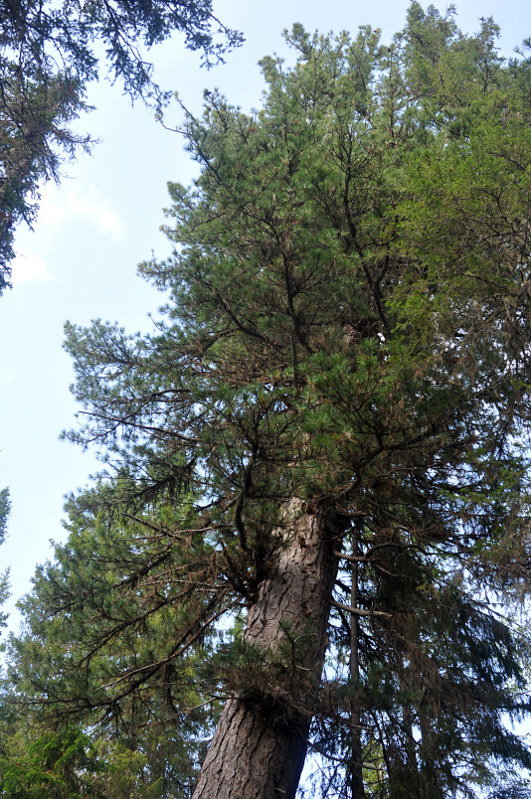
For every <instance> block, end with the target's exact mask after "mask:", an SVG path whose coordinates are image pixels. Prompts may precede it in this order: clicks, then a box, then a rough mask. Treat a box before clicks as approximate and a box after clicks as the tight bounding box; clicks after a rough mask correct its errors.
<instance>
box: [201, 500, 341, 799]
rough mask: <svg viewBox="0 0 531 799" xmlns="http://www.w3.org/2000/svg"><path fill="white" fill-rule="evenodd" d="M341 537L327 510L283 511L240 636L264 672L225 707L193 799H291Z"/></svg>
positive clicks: (296, 507)
mask: <svg viewBox="0 0 531 799" xmlns="http://www.w3.org/2000/svg"><path fill="white" fill-rule="evenodd" d="M340 532H341V531H340V530H339V529H338V525H337V522H336V519H335V518H334V517H333V516H332V515H331V514H330V513H329V512H328V513H327V512H326V511H324V510H322V509H317V510H314V511H312V512H308V511H307V510H304V508H303V504H302V502H299V501H293V502H291V503H290V505H289V507H288V508H287V510H286V514H285V524H284V527H283V529H282V531H281V533H279V535H280V537H281V549H280V552H279V556H278V561H277V563H276V565H275V566H274V568H273V569H272V572H271V574H270V576H269V577H268V578H267V579H266V580H264V582H263V583H262V585H261V586H260V591H259V595H258V599H257V601H256V603H255V604H254V605H253V606H252V607H251V608H250V609H249V612H248V618H247V629H246V633H245V639H246V642H247V643H248V644H249V645H251V646H252V647H256V650H257V654H258V657H257V660H259V661H260V662H261V663H262V667H261V668H260V669H258V670H257V672H256V673H255V674H250V675H249V680H248V683H247V684H246V681H245V677H244V679H243V687H242V689H241V690H239V691H238V693H237V695H235V696H234V697H233V698H231V699H229V700H228V702H227V704H226V705H225V708H224V710H223V713H222V716H221V719H220V722H219V725H218V727H217V729H216V733H215V735H214V738H213V740H212V743H211V745H210V749H209V751H208V754H207V757H206V759H205V762H204V764H203V768H202V770H201V774H200V776H199V780H198V783H197V786H196V789H195V792H194V794H193V799H292V797H294V796H295V791H296V790H297V785H298V783H299V778H300V774H301V770H302V766H303V764H304V758H305V755H306V747H307V740H308V731H309V727H310V721H311V705H312V696H315V694H316V691H317V687H318V685H319V681H320V677H321V672H322V668H323V661H324V654H325V648H326V630H327V622H328V615H329V612H330V603H331V599H332V589H333V586H334V581H335V576H336V571H337V558H336V557H335V556H334V554H333V550H334V548H337V542H336V543H335V544H334V538H335V537H336V536H337V534H338V533H340ZM250 671H252V668H251V669H250Z"/></svg>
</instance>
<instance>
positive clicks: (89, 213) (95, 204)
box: [67, 193, 125, 241]
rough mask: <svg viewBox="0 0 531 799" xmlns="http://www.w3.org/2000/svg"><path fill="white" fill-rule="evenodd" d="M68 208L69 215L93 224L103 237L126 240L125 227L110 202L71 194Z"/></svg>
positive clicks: (112, 239) (68, 199)
mask: <svg viewBox="0 0 531 799" xmlns="http://www.w3.org/2000/svg"><path fill="white" fill-rule="evenodd" d="M67 208H68V211H67V213H68V212H69V213H71V214H72V216H73V217H75V218H76V219H81V220H86V221H87V222H90V223H92V224H93V225H94V226H95V227H96V229H97V230H98V231H99V233H100V234H101V235H102V236H108V237H109V238H110V239H111V241H123V239H124V238H125V225H124V223H123V222H122V220H121V219H120V217H119V216H118V214H117V213H116V211H115V210H114V208H113V207H112V205H111V203H110V202H109V201H108V200H101V199H98V198H96V197H94V196H92V197H90V196H89V197H79V196H78V195H76V194H74V193H71V194H70V195H68V196H67Z"/></svg>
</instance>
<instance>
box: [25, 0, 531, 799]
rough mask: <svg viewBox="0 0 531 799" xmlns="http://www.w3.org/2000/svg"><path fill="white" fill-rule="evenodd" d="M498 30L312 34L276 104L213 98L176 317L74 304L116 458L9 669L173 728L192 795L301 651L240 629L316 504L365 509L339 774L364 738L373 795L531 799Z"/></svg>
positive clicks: (81, 383)
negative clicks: (258, 650) (253, 700)
mask: <svg viewBox="0 0 531 799" xmlns="http://www.w3.org/2000/svg"><path fill="white" fill-rule="evenodd" d="M495 37H496V27H495V25H494V23H492V21H491V20H487V21H485V22H484V23H483V25H482V28H481V31H480V33H479V34H478V35H477V36H475V37H465V36H463V35H461V33H460V32H459V30H458V28H457V26H456V25H455V23H454V19H453V13H452V11H450V12H449V13H448V14H447V16H446V17H441V16H440V15H439V14H438V13H437V12H436V11H435V10H434V9H433V8H430V9H428V10H427V11H426V12H424V11H423V10H422V9H421V7H420V5H419V4H418V3H412V4H411V6H410V11H409V16H408V24H407V26H406V28H405V30H404V31H403V32H402V33H400V34H398V35H397V36H396V37H395V40H394V42H393V44H392V46H391V47H390V48H388V47H382V46H381V44H380V43H379V40H378V36H377V34H376V33H375V32H373V31H371V30H370V29H369V28H362V29H361V30H360V31H359V34H358V36H357V37H356V38H355V39H353V40H351V39H350V37H349V36H347V35H346V34H342V35H340V36H338V37H320V36H318V35H315V36H311V35H309V34H307V33H306V32H305V31H304V30H303V29H302V28H301V27H300V26H295V28H294V29H293V31H292V33H291V34H290V36H289V40H290V41H291V43H292V45H293V46H294V47H295V48H296V50H297V52H298V54H299V57H298V61H297V64H296V66H295V67H294V68H293V69H289V70H287V69H285V67H284V66H283V64H282V63H281V62H280V61H279V60H275V59H272V58H266V59H264V60H263V62H262V67H263V70H264V74H265V77H266V80H267V83H268V93H267V96H266V98H265V100H264V106H263V108H262V110H260V111H259V112H257V113H256V114H255V115H253V116H248V115H245V114H243V113H242V112H241V111H240V110H239V109H237V108H233V107H231V106H230V105H229V103H228V102H227V101H226V100H225V98H223V97H221V96H219V95H217V94H210V95H208V96H207V97H206V104H205V112H204V115H203V117H202V118H201V119H195V118H192V117H191V116H189V115H188V116H187V122H186V135H187V140H188V146H189V149H190V152H191V154H192V156H193V157H194V158H195V159H196V160H197V161H198V162H199V164H200V166H201V173H200V176H199V177H198V179H197V180H196V181H195V183H194V185H193V186H192V187H191V188H190V189H186V188H184V187H182V186H179V185H171V187H170V191H171V196H172V202H173V204H172V208H171V209H170V211H169V222H168V235H169V236H170V238H171V239H172V240H173V241H174V242H175V245H176V247H175V252H174V254H173V255H172V257H171V258H170V259H168V261H167V262H165V263H163V264H159V263H154V262H153V263H148V264H145V265H144V266H143V267H142V272H143V273H144V275H145V276H146V277H148V278H149V279H151V280H153V281H154V282H155V283H156V285H157V286H159V287H160V288H161V289H162V290H164V291H166V292H167V293H168V295H169V299H168V302H167V305H166V306H165V307H164V308H163V309H162V311H161V318H160V319H159V320H158V321H157V326H156V329H155V332H154V333H153V334H152V335H149V336H145V337H142V338H140V337H138V336H128V335H127V334H126V333H125V332H124V331H123V330H122V329H120V328H119V327H117V326H114V325H110V324H105V323H102V322H96V323H94V324H93V325H92V326H91V327H90V328H87V329H82V328H78V327H76V326H75V325H71V324H69V325H68V326H67V345H66V346H67V349H68V351H69V352H70V353H71V354H72V356H73V358H74V361H75V368H76V385H75V388H74V391H75V395H76V397H77V399H78V400H79V402H80V404H81V407H82V411H83V416H82V419H83V425H82V426H81V428H80V429H79V430H77V431H75V432H73V433H71V434H70V437H71V438H72V439H73V440H75V441H77V442H79V443H81V444H82V445H85V446H88V445H92V444H94V443H96V444H97V445H99V447H100V448H101V452H102V457H103V460H104V462H105V463H106V467H105V468H106V471H105V472H104V473H103V474H102V475H101V477H100V481H99V483H98V484H97V486H96V487H95V488H94V490H92V491H87V492H84V493H81V494H80V495H79V496H78V497H77V498H75V499H73V500H72V501H71V502H70V503H69V515H70V522H69V525H70V526H69V529H70V538H69V541H68V543H67V544H66V545H65V546H63V547H58V548H57V559H56V561H55V563H52V564H48V565H47V566H46V567H44V568H43V569H41V570H39V572H38V574H37V576H36V579H35V591H34V594H33V595H31V596H29V597H28V598H27V599H26V600H25V603H24V607H25V612H26V618H27V622H28V629H27V635H26V636H25V637H24V638H22V639H20V640H19V641H13V649H12V655H13V671H12V679H13V684H14V686H15V688H16V692H17V694H18V698H19V700H20V701H22V702H25V703H29V704H32V703H33V704H35V706H36V707H37V708H39V709H40V711H41V712H43V713H45V714H48V715H49V716H50V717H54V716H55V717H60V718H62V719H63V720H65V719H67V718H70V717H71V716H75V717H77V718H78V719H79V720H81V721H83V720H84V721H85V723H86V724H89V725H95V726H94V729H97V730H99V731H100V733H101V734H103V735H105V736H109V735H110V734H111V730H112V729H113V728H114V732H115V733H116V734H117V735H118V736H119V738H120V739H121V741H122V742H125V745H126V746H129V747H130V749H131V750H132V751H135V750H137V749H138V750H140V751H142V752H146V753H148V752H149V753H150V754H149V757H150V764H151V766H152V768H155V766H154V765H153V764H154V763H155V764H156V765H157V767H158V765H159V763H160V761H159V760H158V759H157V758H158V755H157V754H155V753H156V752H158V753H159V754H161V757H167V750H164V755H162V749H161V748H160V742H161V740H162V737H163V735H166V736H168V735H169V736H170V738H171V741H172V752H173V754H172V755H171V756H170V757H169V760H168V762H169V764H170V765H169V766H168V768H170V770H171V769H172V768H174V767H175V772H179V773H180V774H181V780H182V784H179V780H178V778H177V776H176V774H175V773H173V775H172V780H173V782H172V781H171V780H170V781H169V782H168V783H167V786H168V787H167V790H168V794H167V795H168V796H173V795H176V796H186V795H187V792H188V791H189V786H190V781H191V780H193V776H194V772H195V771H196V769H197V760H200V759H201V749H202V741H203V740H204V738H205V737H207V736H208V735H209V733H210V732H211V729H212V726H213V724H214V723H215V720H216V712H217V710H216V708H219V700H220V699H221V700H223V699H224V698H225V697H226V695H227V694H228V693H230V692H231V691H236V692H238V694H239V695H240V696H251V695H253V696H255V695H256V686H257V685H258V684H259V682H260V679H262V682H263V683H264V684H265V683H267V684H268V685H269V686H270V688H269V690H270V692H271V695H272V696H274V688H275V686H274V680H273V679H272V675H274V673H275V670H276V673H289V670H290V669H293V670H295V669H296V668H297V666H298V664H300V662H301V659H300V657H299V656H300V647H303V646H304V643H303V642H301V641H295V640H293V638H292V637H291V638H290V630H289V626H285V628H283V629H282V641H281V642H279V645H278V647H277V648H275V649H274V650H273V651H271V652H267V653H265V654H264V655H263V657H262V659H259V658H258V657H254V658H253V653H252V651H251V649H249V647H248V646H246V644H245V642H242V640H241V636H242V627H243V621H242V620H243V619H244V618H245V612H246V608H248V607H249V606H251V605H253V603H255V602H256V601H257V596H258V593H259V591H260V587H261V586H263V585H264V581H265V580H267V579H269V578H271V576H272V575H274V573H275V564H276V560H277V557H278V553H279V551H280V549H281V548H282V546H283V545H284V544H283V537H282V525H283V524H284V519H285V516H286V508H288V507H289V503H290V502H291V501H293V500H294V499H295V500H296V501H297V502H304V503H305V507H306V508H307V509H308V512H311V509H312V508H314V507H321V508H327V509H328V508H329V509H331V510H333V512H334V513H335V514H336V515H337V517H340V518H341V519H342V520H343V522H344V523H343V524H342V525H341V529H342V530H344V531H345V533H344V535H342V536H339V537H338V540H337V555H336V556H337V558H338V559H339V560H340V562H341V563H342V564H344V566H343V568H341V569H340V571H339V579H338V584H337V593H336V594H335V596H334V608H333V611H332V615H331V617H330V629H329V641H330V645H329V650H328V656H327V667H326V670H325V676H324V679H323V683H322V686H321V690H320V691H319V692H318V693H317V694H316V693H315V692H313V693H312V692H309V693H308V696H307V707H306V708H305V712H306V713H308V714H309V715H312V716H313V718H314V724H313V728H312V738H311V742H310V743H311V744H312V745H313V746H314V750H315V751H316V752H318V753H320V754H321V755H322V757H323V758H324V760H323V762H324V763H325V764H326V763H328V765H324V766H323V780H322V782H321V783H320V787H319V788H317V787H316V789H315V790H316V794H315V795H319V794H318V793H317V791H318V790H320V791H321V794H322V795H323V796H324V795H326V796H330V797H332V796H343V797H346V796H351V795H353V794H354V795H355V791H354V790H353V786H352V784H351V782H350V779H351V777H350V776H349V775H351V774H352V769H350V766H349V759H350V756H351V752H352V751H354V749H355V746H354V742H355V738H356V737H357V738H358V743H359V745H360V746H361V751H362V753H363V760H364V762H363V767H364V771H363V779H364V782H365V786H364V790H365V794H366V796H367V799H369V797H370V798H371V799H377V797H378V799H384V797H385V798H386V799H388V798H389V799H406V798H409V799H436V798H437V797H441V798H442V797H445V798H446V797H456V796H458V797H460V798H461V797H473V796H478V795H479V791H481V790H482V789H483V788H485V789H486V790H491V788H492V786H493V785H494V784H495V780H496V776H497V774H496V772H497V769H498V768H500V766H501V767H502V768H503V769H504V770H506V772H507V773H509V772H511V773H510V781H511V784H512V785H513V788H514V790H513V788H511V790H513V793H514V795H515V796H516V795H520V796H522V797H523V796H525V795H526V794H525V790H524V789H523V788H522V786H520V787H518V783H517V781H516V779H513V777H514V775H515V774H516V771H514V774H513V772H512V771H511V770H516V769H517V768H519V767H526V768H528V767H529V766H530V765H531V761H530V755H529V751H528V749H527V747H526V745H525V744H524V742H523V741H521V740H519V739H518V738H517V737H516V736H515V735H513V734H512V733H511V732H509V731H508V730H507V729H506V727H505V726H504V724H503V721H504V719H506V718H510V719H513V720H514V719H518V718H520V717H521V716H524V715H525V714H527V712H528V710H529V707H528V703H527V701H526V700H523V699H522V698H521V697H522V694H523V692H524V691H525V685H526V684H525V676H524V670H523V662H524V657H523V655H524V647H525V640H524V637H523V635H522V634H521V630H520V629H519V628H518V627H517V626H515V625H513V624H512V623H509V621H507V620H506V619H504V618H503V616H501V615H500V614H499V613H497V612H495V610H494V607H495V603H496V602H503V611H504V612H513V611H514V608H516V607H517V606H518V601H519V600H520V599H521V597H522V596H525V593H526V591H527V590H528V585H529V562H530V558H529V548H530V540H529V525H528V521H527V519H528V518H529V495H530V493H529V488H530V486H529V477H530V474H529V462H528V451H527V446H528V433H529V418H530V402H529V393H528V382H527V381H528V374H529V351H530V347H529V344H530V330H529V323H528V302H529V296H528V284H529V239H528V229H529V222H530V220H529V207H530V205H529V202H528V201H529V188H530V187H529V175H528V170H527V171H526V169H525V168H524V164H526V159H527V158H528V156H529V154H530V152H531V138H530V127H529V95H528V93H527V91H526V89H525V83H526V76H527V73H528V66H527V65H526V64H525V62H520V61H514V62H511V63H509V64H506V63H505V62H504V61H503V60H501V59H500V58H499V57H498V56H497V53H496V48H495ZM353 564H356V565H357V574H355V570H354V568H353ZM352 579H354V580H355V586H354V590H353V589H352V586H351V585H350V582H351V581H352ZM352 597H354V600H352ZM352 601H354V602H355V607H353V606H352V604H351V603H352ZM355 619H357V620H358V622H357V624H355V623H354V620H355ZM225 639H226V640H225ZM353 653H355V656H356V657H355V658H354V657H353ZM356 659H357V664H356V663H355V660H356ZM253 661H254V662H253ZM269 698H270V697H269ZM288 711H289V708H287V712H288ZM97 725H99V726H97ZM159 730H160V734H159ZM164 731H165V732H164ZM153 742H155V744H153ZM172 758H173V760H172ZM187 761H188V764H187ZM182 775H184V777H183V776H182ZM508 783H509V777H508ZM171 791H173V792H174V793H171ZM518 791H520V793H519V794H518V793H517V792H518ZM164 795H165V794H164Z"/></svg>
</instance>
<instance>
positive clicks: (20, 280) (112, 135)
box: [0, 0, 531, 631]
mask: <svg viewBox="0 0 531 799" xmlns="http://www.w3.org/2000/svg"><path fill="white" fill-rule="evenodd" d="M408 5H409V2H408V0H378V2H377V3H372V4H371V3H369V4H366V5H363V6H362V4H361V3H357V2H353V1H352V0H329V2H328V3H324V2H323V0H304V2H301V0H268V3H267V4H265V3H255V2H252V0H219V1H218V2H217V3H215V11H216V14H217V16H218V17H219V18H220V19H222V21H223V22H224V23H225V24H226V25H228V26H229V27H232V28H237V29H239V30H241V31H242V32H243V34H244V36H245V43H244V44H243V46H242V47H241V48H239V49H238V50H236V51H234V52H233V53H230V54H228V55H227V57H226V63H225V64H224V65H219V66H217V67H215V68H213V69H211V70H208V71H207V70H205V69H204V68H203V69H202V68H200V57H199V56H198V55H197V54H193V53H190V52H188V51H186V50H185V49H184V47H183V42H182V40H181V39H180V38H179V37H178V36H176V37H175V38H173V39H172V40H171V41H170V42H168V43H166V44H164V45H162V46H161V47H160V49H159V50H158V51H154V52H153V54H152V55H153V59H154V62H155V65H156V70H157V71H156V77H157V78H158V81H159V83H161V84H162V85H163V86H164V87H165V88H168V89H171V90H178V92H179V96H180V97H181V99H182V101H183V102H184V104H185V105H186V106H187V107H188V108H189V109H190V110H192V111H193V112H194V113H198V112H199V111H200V109H201V104H202V95H203V90H204V89H211V90H212V89H213V88H215V87H216V88H219V89H220V90H221V91H222V92H223V93H224V94H225V95H226V96H227V98H228V99H229V101H230V102H231V103H232V104H235V105H240V106H241V107H242V108H243V109H244V110H245V111H248V110H250V109H251V108H257V107H259V106H260V97H261V94H262V91H263V89H264V82H263V80H262V77H261V73H260V69H259V67H258V64H257V62H258V61H259V59H260V58H262V57H263V56H264V55H271V54H273V53H278V54H280V55H286V57H287V59H288V60H289V53H287V51H286V46H285V44H284V42H283V39H282V31H283V30H284V29H285V28H290V27H291V25H292V24H293V23H294V22H301V23H302V24H303V25H304V26H305V27H306V28H307V29H308V30H310V31H313V30H319V31H320V32H324V33H326V32H328V31H330V30H334V31H340V30H349V31H351V32H353V33H355V32H356V30H357V28H358V26H359V25H365V24H370V25H371V26H372V27H373V28H377V27H378V28H381V29H382V35H383V39H384V40H385V41H388V40H390V38H391V36H392V34H393V33H394V32H396V31H397V30H399V29H400V28H401V27H402V26H403V24H404V20H405V14H406V10H407V7H408ZM424 5H426V4H425V3H424ZM434 5H435V6H436V7H437V8H438V9H439V10H440V11H441V12H444V11H445V9H446V7H447V4H445V3H441V2H435V3H434ZM455 5H456V8H457V22H458V24H459V26H460V27H461V29H462V30H463V31H465V32H469V33H472V32H474V31H476V30H477V29H478V28H479V24H480V23H479V20H480V18H481V17H489V16H493V17H494V19H495V21H496V22H497V23H498V24H499V25H500V27H501V33H502V36H501V39H500V47H501V49H502V52H503V54H504V55H507V56H510V55H511V53H512V51H513V48H514V47H515V46H517V45H519V44H520V43H521V41H522V39H524V38H526V37H528V36H530V35H531V10H530V7H529V4H528V2H527V0H504V2H500V0H461V1H460V2H456V3H455ZM88 101H89V103H90V104H92V105H94V106H96V110H94V111H93V112H91V113H90V114H88V115H85V116H84V117H83V118H82V119H81V120H79V122H78V129H79V130H80V131H87V132H89V133H90V134H91V135H92V136H93V137H94V138H96V139H98V140H99V143H98V144H96V146H95V147H94V149H93V152H92V154H91V155H82V156H81V157H79V158H78V160H77V161H76V162H75V163H71V164H66V165H65V166H64V169H63V178H62V181H61V183H60V185H59V186H56V185H54V184H48V185H46V186H45V187H44V188H43V192H42V203H41V210H40V214H39V218H38V221H37V223H36V224H35V226H34V230H33V231H30V230H28V229H22V228H21V229H19V231H18V235H17V239H16V250H17V258H16V261H15V263H14V265H13V284H14V285H13V290H12V291H9V292H6V294H5V295H4V296H3V297H2V298H0V488H3V487H4V486H8V487H9V489H10V492H11V500H12V513H11V517H10V522H9V527H8V533H9V535H8V538H7V540H6V542H5V543H4V544H3V545H2V547H1V548H0V571H3V570H4V569H5V568H6V567H8V566H9V568H10V570H11V586H12V601H11V603H10V605H9V606H8V608H7V609H8V610H11V611H12V615H11V622H10V623H11V629H13V630H15V631H16V630H17V628H18V625H19V623H20V617H19V615H18V614H17V612H16V610H15V609H14V603H15V602H16V600H17V599H18V598H20V597H21V596H22V595H23V594H25V593H26V592H27V591H28V590H30V588H31V577H32V575H33V573H34V570H35V566H36V565H37V564H39V563H43V562H44V561H45V560H46V559H47V558H50V557H52V554H53V553H52V550H51V549H50V540H55V541H58V542H59V541H62V540H64V538H65V536H66V534H65V530H64V528H63V526H62V522H61V520H62V517H63V503H64V497H65V496H66V495H67V494H69V493H70V492H73V491H74V492H75V491H76V489H77V488H80V487H82V486H85V485H86V484H87V483H88V482H89V475H90V474H94V473H95V472H96V471H98V469H99V464H98V461H97V460H96V453H95V452H91V451H88V452H82V451H81V449H80V448H79V447H75V446H74V445H73V444H70V443H68V442H65V441H60V440H59V435H60V433H61V431H62V430H64V429H69V428H72V427H74V426H75V424H76V420H75V413H76V410H77V409H76V405H75V402H74V400H73V398H72V396H71V394H70V392H69V386H70V384H71V383H72V381H73V369H72V364H71V362H70V359H69V356H67V354H66V353H65V352H64V351H63V349H62V342H63V325H64V323H65V321H66V320H69V321H71V322H74V323H77V324H81V325H85V324H88V323H89V322H90V320H92V319H104V320H110V321H115V320H116V321H118V322H119V323H120V324H121V325H123V326H124V327H125V328H126V329H127V330H128V331H129V332H135V331H137V330H145V331H147V330H149V329H150V319H149V316H148V314H149V313H150V312H151V313H154V314H155V315H156V310H157V308H158V306H159V305H161V304H162V302H163V300H164V297H163V296H162V295H160V294H159V293H158V292H156V291H155V290H154V289H153V288H151V287H150V286H149V285H148V284H146V283H145V282H144V281H143V280H142V279H141V278H139V277H138V276H137V275H136V267H137V265H138V264H139V263H140V262H141V261H143V260H145V259H148V258H150V257H151V255H152V253H155V255H156V256H157V257H158V258H164V257H165V256H166V255H167V254H168V253H169V251H170V247H169V244H168V242H167V241H166V239H165V237H164V235H163V234H162V233H161V232H160V230H159V228H160V226H161V225H162V224H164V213H163V209H164V207H166V206H167V205H168V195H167V182H168V180H172V181H178V182H180V183H184V184H187V183H189V182H190V180H191V179H192V178H193V177H194V175H195V173H196V172H195V165H194V164H193V163H192V162H191V160H190V157H189V155H188V154H187V153H186V152H185V150H184V142H183V140H182V138H181V137H180V136H179V134H178V133H175V132H171V131H169V130H165V129H164V128H162V127H161V126H160V125H159V124H158V123H157V122H156V121H155V119H154V118H153V114H152V113H151V112H150V111H149V110H147V109H146V108H144V107H143V106H142V105H140V104H139V105H136V106H135V107H131V102H130V100H129V99H128V98H127V97H124V96H123V95H122V94H121V89H120V87H119V86H118V85H115V86H111V85H110V84H109V83H108V82H106V81H101V82H100V83H99V84H95V85H93V86H91V87H90V91H89V95H88ZM181 119H182V116H181V113H180V112H179V109H178V107H177V106H174V107H172V108H170V109H169V111H168V112H167V116H166V120H167V123H168V125H169V126H170V127H171V126H172V125H173V126H175V127H178V126H179V122H180V120H181Z"/></svg>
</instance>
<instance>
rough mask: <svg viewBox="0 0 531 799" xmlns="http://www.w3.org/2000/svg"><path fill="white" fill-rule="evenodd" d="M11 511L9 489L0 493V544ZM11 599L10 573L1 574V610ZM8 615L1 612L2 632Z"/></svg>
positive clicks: (0, 627)
mask: <svg viewBox="0 0 531 799" xmlns="http://www.w3.org/2000/svg"><path fill="white" fill-rule="evenodd" d="M10 510H11V501H10V499H9V489H8V488H3V489H2V490H1V491H0V544H2V543H3V541H4V539H5V535H6V531H7V520H8V517H9V512H10ZM8 598H9V571H5V572H0V608H1V607H2V605H3V604H4V602H6V600H7V599H8ZM6 620H7V614H5V613H1V612H0V630H1V629H2V627H5V626H6Z"/></svg>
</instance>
